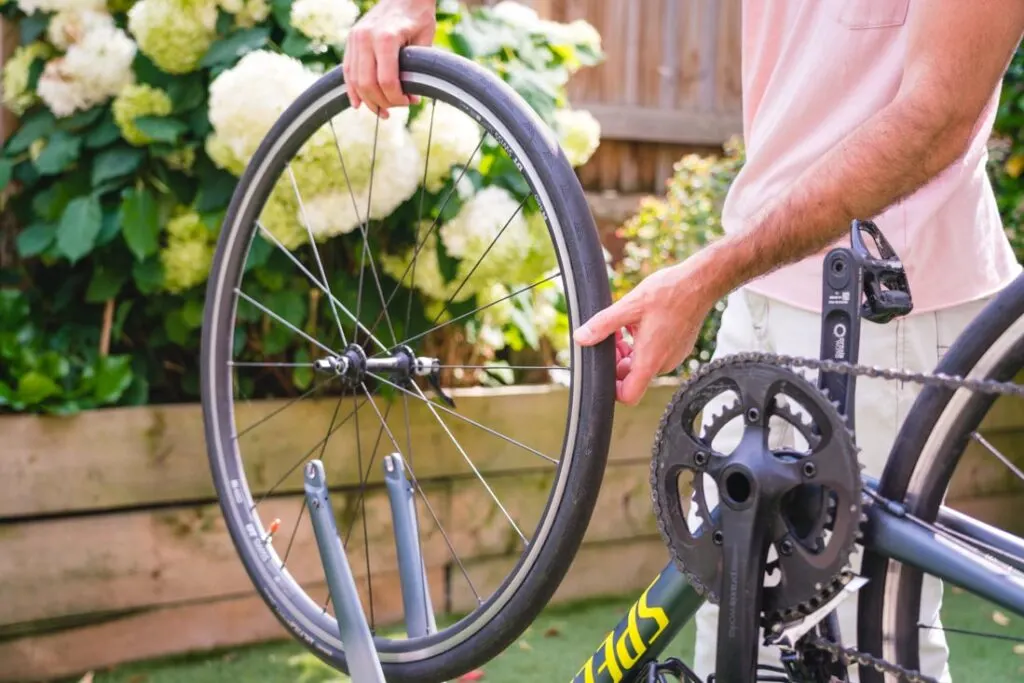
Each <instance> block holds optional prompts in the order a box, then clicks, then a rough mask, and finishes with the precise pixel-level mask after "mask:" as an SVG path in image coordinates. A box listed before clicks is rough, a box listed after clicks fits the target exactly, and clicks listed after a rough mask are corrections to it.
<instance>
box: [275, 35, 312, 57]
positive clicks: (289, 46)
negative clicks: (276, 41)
mask: <svg viewBox="0 0 1024 683" xmlns="http://www.w3.org/2000/svg"><path fill="white" fill-rule="evenodd" d="M281 52H283V53H285V54H286V55H288V56H290V57H296V58H298V57H305V56H306V55H308V54H311V53H312V43H311V42H310V40H309V38H307V37H306V36H304V35H302V34H301V33H299V32H298V31H289V32H288V34H287V35H286V36H285V37H284V40H283V41H281Z"/></svg>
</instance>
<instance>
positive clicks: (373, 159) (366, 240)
mask: <svg viewBox="0 0 1024 683" xmlns="http://www.w3.org/2000/svg"><path fill="white" fill-rule="evenodd" d="M374 125H375V127H374V130H373V152H372V153H371V155H370V185H369V187H368V188H367V191H366V220H365V221H363V222H362V223H361V224H360V226H359V228H360V231H361V232H362V233H363V253H362V256H361V257H360V260H361V263H360V265H359V298H358V299H357V300H356V311H357V312H356V317H357V318H358V317H359V313H358V311H359V307H360V304H362V302H363V272H364V269H365V260H364V259H365V257H366V256H367V255H369V261H370V273H371V274H372V275H373V280H374V282H375V283H376V285H377V294H378V296H380V302H381V304H383V306H382V308H381V313H383V314H384V318H385V319H386V320H387V323H388V330H389V331H390V332H391V341H392V342H395V343H397V342H398V337H397V336H395V326H394V325H393V324H392V323H391V314H390V313H388V306H387V302H386V301H384V290H383V289H382V288H381V286H380V278H379V277H378V276H377V268H376V267H375V266H374V264H373V254H372V253H371V252H370V235H369V232H368V226H369V223H370V207H371V206H372V202H373V171H374V168H376V164H377V137H378V133H379V131H380V117H379V116H378V117H377V121H376V123H375V124H374ZM378 322H379V319H378ZM374 330H376V327H374Z"/></svg>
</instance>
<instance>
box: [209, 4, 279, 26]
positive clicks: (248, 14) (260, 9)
mask: <svg viewBox="0 0 1024 683" xmlns="http://www.w3.org/2000/svg"><path fill="white" fill-rule="evenodd" d="M216 2H217V6H218V7H220V8H221V9H222V10H224V11H225V12H227V13H228V14H233V15H234V17H235V23H236V24H238V25H239V26H242V27H244V28H249V27H251V26H254V25H256V24H258V23H259V22H261V21H263V20H264V19H266V18H267V17H268V16H269V15H270V4H269V3H268V2H267V0H216Z"/></svg>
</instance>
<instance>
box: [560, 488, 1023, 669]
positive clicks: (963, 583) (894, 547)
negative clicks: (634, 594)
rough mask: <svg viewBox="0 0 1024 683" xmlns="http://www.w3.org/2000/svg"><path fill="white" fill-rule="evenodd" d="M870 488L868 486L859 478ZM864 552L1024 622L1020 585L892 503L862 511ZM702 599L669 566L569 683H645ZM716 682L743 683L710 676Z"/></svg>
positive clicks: (954, 515)
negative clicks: (981, 600)
mask: <svg viewBox="0 0 1024 683" xmlns="http://www.w3.org/2000/svg"><path fill="white" fill-rule="evenodd" d="M866 483H867V484H868V486H869V487H871V488H874V487H873V482H871V481H870V480H866ZM866 512H867V515H868V524H867V528H866V531H865V538H864V546H865V548H866V549H868V550H870V551H872V552H874V553H877V554H878V555H882V556H885V557H888V558H891V559H894V560H897V561H899V562H902V563H903V564H905V565H907V566H910V567H914V568H915V569H918V570H920V571H922V572H924V573H926V574H931V575H932V576H935V577H937V578H940V579H942V580H943V581H947V582H949V583H950V584H952V585H954V586H958V587H960V588H963V589H964V590H966V591H968V592H970V593H973V594H974V595H977V596H978V597H981V598H985V599H987V600H990V601H991V602H993V603H995V604H996V605H998V606H999V607H1001V608H1003V609H1005V610H1007V611H1010V612H1014V613H1015V614H1017V615H1019V616H1021V617H1024V581H1022V580H1021V579H1020V578H1019V577H1016V576H1013V575H1012V574H1010V573H1008V572H1007V571H1006V569H1005V568H1004V567H1002V566H1000V565H999V563H998V562H996V561H993V560H991V559H989V558H988V557H986V556H985V555H984V554H982V553H981V552H980V551H977V550H972V549H968V548H966V547H964V546H961V545H960V544H953V543H949V542H946V541H944V540H942V539H941V538H937V537H936V536H935V535H934V534H932V533H931V532H930V531H929V530H928V529H927V528H926V527H924V526H922V525H921V524H920V523H919V522H916V521H914V520H913V519H911V518H909V517H908V516H907V515H906V514H904V513H903V511H902V508H901V507H900V506H898V505H894V504H890V505H880V504H877V503H872V504H869V505H867V506H866ZM938 521H939V523H940V524H943V525H945V526H949V527H951V528H956V529H957V530H958V532H959V533H961V534H963V535H965V536H968V537H970V538H972V539H975V540H978V541H981V542H984V543H986V544H987V545H990V546H992V547H995V548H997V549H999V550H1001V551H1004V552H1006V553H1011V554H1014V555H1015V556H1017V557H1024V541H1021V539H1019V538H1016V537H1014V536H1011V535H1009V534H1006V533H1004V532H1002V531H1000V530H999V529H995V528H993V527H990V526H988V525H987V524H983V523H981V522H978V521H976V520H973V519H971V518H969V517H967V516H965V515H962V514H960V513H958V512H955V511H953V510H950V509H948V508H943V509H942V511H941V512H940V513H939V520H938ZM703 602H704V599H703V598H702V597H701V596H700V595H699V594H698V593H697V591H696V590H695V589H694V588H693V587H692V586H691V585H690V584H689V582H687V580H686V577H685V576H683V574H682V573H681V572H680V571H679V570H678V569H677V568H676V567H675V564H674V563H672V562H669V564H668V565H667V566H666V567H665V569H664V570H662V572H661V573H660V574H659V575H658V577H657V578H656V579H655V580H654V581H653V582H652V583H651V585H650V586H649V587H648V588H647V590H645V591H644V592H643V593H642V594H641V596H640V598H639V599H638V600H637V601H636V602H635V603H634V604H633V606H632V607H630V608H629V611H628V612H627V613H626V614H625V615H624V616H623V617H622V619H621V620H620V621H619V623H618V625H617V626H616V627H615V628H614V629H613V630H612V631H611V632H610V633H609V634H608V635H607V636H606V637H605V639H604V640H603V641H602V642H601V644H600V645H599V646H598V647H597V649H596V650H595V651H594V654H592V655H591V656H590V658H589V659H588V660H587V661H586V662H585V663H584V664H583V666H582V667H580V670H579V672H578V673H577V674H576V676H575V678H573V683H645V679H644V676H645V674H646V673H647V668H648V665H649V664H650V663H651V662H653V661H656V660H657V659H658V658H659V657H660V656H661V655H662V653H663V652H664V651H665V649H666V647H667V646H668V645H669V644H670V643H671V642H672V639H673V638H674V637H675V636H676V635H677V634H678V633H679V632H680V631H681V630H682V628H683V627H684V626H685V625H686V623H687V622H688V621H689V620H690V619H692V618H693V616H694V615H695V614H696V612H697V610H698V609H699V608H700V606H701V605H702V604H703ZM716 683H750V681H727V680H725V679H720V678H716Z"/></svg>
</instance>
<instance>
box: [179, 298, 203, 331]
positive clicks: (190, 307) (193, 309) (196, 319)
mask: <svg viewBox="0 0 1024 683" xmlns="http://www.w3.org/2000/svg"><path fill="white" fill-rule="evenodd" d="M181 315H182V317H183V318H184V320H185V324H186V325H188V326H189V327H191V328H192V329H195V328H197V327H199V326H200V325H202V324H203V300H202V299H189V300H188V301H186V302H185V305H184V306H183V307H182V309H181Z"/></svg>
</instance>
